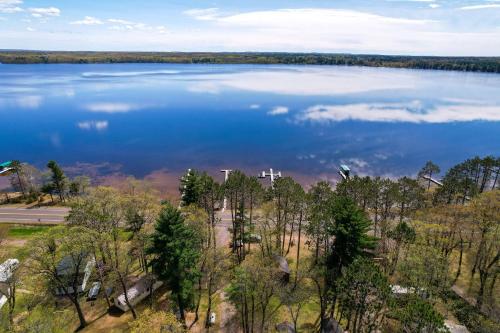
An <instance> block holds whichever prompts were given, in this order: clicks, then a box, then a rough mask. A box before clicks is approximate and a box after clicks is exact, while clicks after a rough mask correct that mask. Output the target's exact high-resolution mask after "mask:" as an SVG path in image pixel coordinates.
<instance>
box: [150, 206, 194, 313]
mask: <svg viewBox="0 0 500 333" xmlns="http://www.w3.org/2000/svg"><path fill="white" fill-rule="evenodd" d="M201 243H202V241H201V239H200V237H199V235H197V234H196V233H195V231H194V229H192V228H191V227H190V226H188V225H187V224H186V223H185V222H184V218H183V216H182V215H181V213H180V211H179V210H178V209H176V208H174V207H173V206H171V205H170V204H165V205H164V206H163V208H162V210H161V212H160V216H159V217H158V220H157V221H156V225H155V231H154V233H153V235H152V236H151V242H150V245H149V247H148V248H147V249H146V253H147V254H150V255H152V256H153V258H152V260H151V261H150V265H151V267H152V268H153V272H154V273H155V274H156V275H157V276H158V277H159V278H160V279H161V280H163V281H164V282H165V283H166V285H167V286H168V287H169V288H170V289H171V291H172V296H173V297H175V299H176V302H177V305H178V307H179V313H180V317H181V320H182V322H184V323H185V317H184V310H185V309H186V308H189V307H190V305H191V304H192V300H193V292H194V285H195V283H196V281H197V280H198V276H199V274H200V272H199V270H198V268H197V263H198V259H199V257H200V255H201V253H200V252H201V245H202V244H201Z"/></svg>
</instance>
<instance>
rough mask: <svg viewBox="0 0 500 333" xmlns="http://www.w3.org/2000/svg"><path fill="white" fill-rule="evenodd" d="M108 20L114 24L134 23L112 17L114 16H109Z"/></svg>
mask: <svg viewBox="0 0 500 333" xmlns="http://www.w3.org/2000/svg"><path fill="white" fill-rule="evenodd" d="M108 22H109V23H114V24H130V25H131V24H134V22H131V21H126V20H122V19H114V18H110V19H108Z"/></svg>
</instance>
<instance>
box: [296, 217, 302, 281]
mask: <svg viewBox="0 0 500 333" xmlns="http://www.w3.org/2000/svg"><path fill="white" fill-rule="evenodd" d="M298 233H299V237H298V240H297V259H296V264H295V286H297V279H298V276H299V261H300V236H301V233H302V212H301V213H300V217H299V230H298Z"/></svg>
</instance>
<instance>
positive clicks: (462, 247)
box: [452, 238, 464, 285]
mask: <svg viewBox="0 0 500 333" xmlns="http://www.w3.org/2000/svg"><path fill="white" fill-rule="evenodd" d="M463 254H464V241H463V239H462V238H460V256H459V257H458V268H457V274H455V279H454V280H453V283H452V285H454V284H455V283H457V281H458V278H459V277H460V273H461V272H462V259H463Z"/></svg>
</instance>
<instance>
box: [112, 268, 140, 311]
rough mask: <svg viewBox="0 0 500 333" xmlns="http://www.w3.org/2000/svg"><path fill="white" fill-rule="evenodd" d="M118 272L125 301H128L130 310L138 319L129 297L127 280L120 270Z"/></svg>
mask: <svg viewBox="0 0 500 333" xmlns="http://www.w3.org/2000/svg"><path fill="white" fill-rule="evenodd" d="M117 271H118V270H117ZM117 273H118V280H120V284H121V285H122V289H123V294H124V295H125V303H127V306H128V307H129V309H130V312H132V316H133V317H134V319H137V313H136V312H135V309H134V307H133V306H132V304H131V303H130V301H129V299H128V295H127V285H126V284H125V280H124V278H123V276H122V274H121V273H120V272H119V271H118V272H117Z"/></svg>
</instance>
